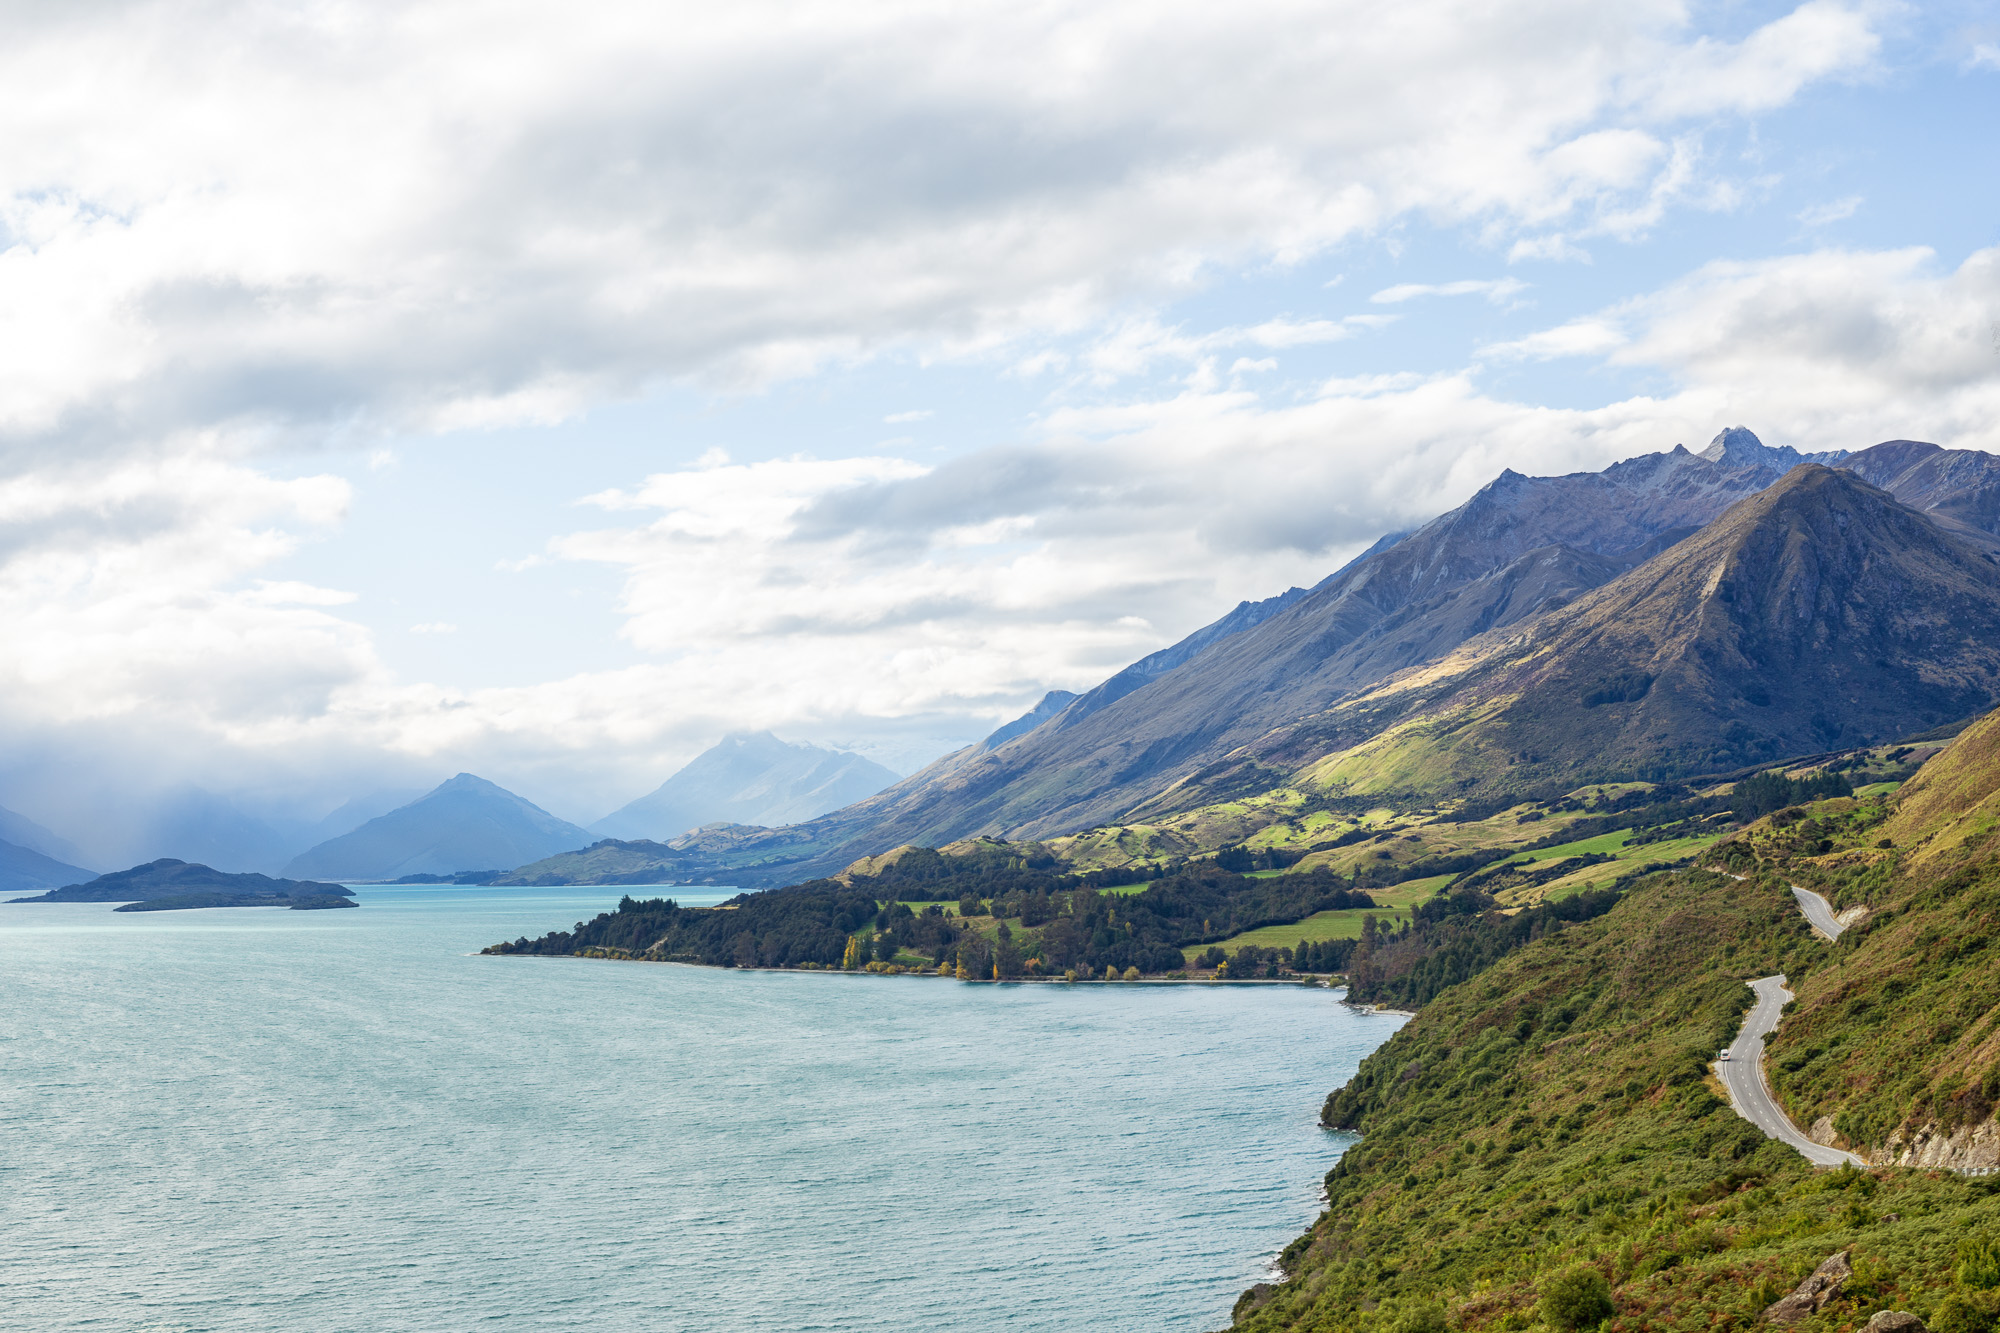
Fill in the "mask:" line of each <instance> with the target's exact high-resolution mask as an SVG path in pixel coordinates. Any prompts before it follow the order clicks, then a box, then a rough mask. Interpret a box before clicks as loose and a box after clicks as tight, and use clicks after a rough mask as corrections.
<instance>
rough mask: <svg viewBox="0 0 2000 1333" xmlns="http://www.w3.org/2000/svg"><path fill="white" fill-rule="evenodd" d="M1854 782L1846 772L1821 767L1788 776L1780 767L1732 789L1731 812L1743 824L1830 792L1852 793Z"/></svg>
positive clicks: (1749, 779) (1750, 778)
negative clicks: (1802, 774)
mask: <svg viewBox="0 0 2000 1333" xmlns="http://www.w3.org/2000/svg"><path fill="white" fill-rule="evenodd" d="M1852 795H1854V784H1853V783H1852V782H1850V781H1848V779H1847V775H1846V774H1845V773H1837V772H1834V771H1833V770H1832V769H1821V770H1820V771H1819V772H1817V773H1808V774H1806V775H1805V776H1804V777H1802V778H1788V777H1786V776H1785V774H1784V772H1783V771H1782V770H1779V769H1773V770H1772V771H1770V772H1768V773H1759V774H1757V775H1755V776H1754V777H1747V778H1745V779H1743V781H1741V782H1739V783H1737V784H1736V785H1735V786H1733V787H1731V788H1730V789H1729V812H1730V814H1731V815H1733V816H1734V817H1735V819H1736V822H1737V823H1739V824H1747V823H1749V822H1750V821H1751V820H1753V819H1762V818H1763V817H1764V816H1765V815H1768V814H1770V813H1772V812H1773V811H1777V810H1782V809H1784V808H1785V807H1786V806H1788V805H1799V804H1802V803H1804V802H1806V801H1819V800H1824V799H1826V798H1827V797H1829V796H1852Z"/></svg>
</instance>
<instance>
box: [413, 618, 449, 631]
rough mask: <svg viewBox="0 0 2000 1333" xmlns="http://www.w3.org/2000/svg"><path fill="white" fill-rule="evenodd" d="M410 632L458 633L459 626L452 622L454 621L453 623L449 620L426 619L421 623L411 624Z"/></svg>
mask: <svg viewBox="0 0 2000 1333" xmlns="http://www.w3.org/2000/svg"><path fill="white" fill-rule="evenodd" d="M410 633H412V634H456V633H458V626H456V625H454V624H452V623H451V622H450V621H449V620H426V621H424V622H422V623H421V624H416V625H412V626H410Z"/></svg>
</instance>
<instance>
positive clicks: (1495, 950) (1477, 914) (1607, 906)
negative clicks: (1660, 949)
mask: <svg viewBox="0 0 2000 1333" xmlns="http://www.w3.org/2000/svg"><path fill="white" fill-rule="evenodd" d="M1618 898H1619V889H1618V888H1617V887H1615V886H1614V887H1612V888H1607V889H1587V890H1585V891H1584V892H1582V893H1579V894H1576V895H1574V896H1572V897H1569V898H1564V899H1562V900H1561V901H1560V902H1545V903H1542V904H1541V905H1540V906H1537V907H1533V908H1529V909H1528V910H1526V911H1523V912H1519V913H1516V914H1515V915H1513V916H1508V915H1506V914H1504V913H1501V912H1497V911H1495V910H1493V907H1494V903H1493V900H1492V899H1491V898H1489V897H1487V896H1486V895H1485V894H1483V893H1481V892H1479V891H1478V890H1477V889H1470V888H1459V889H1454V890H1452V891H1451V892H1450V893H1447V894H1441V895H1439V896H1438V897H1436V898H1433V899H1431V901H1429V902H1427V903H1424V904H1422V905H1421V906H1419V907H1418V908H1417V909H1416V911H1415V912H1414V913H1412V916H1411V920H1410V921H1409V923H1408V924H1406V925H1405V926H1403V928H1402V929H1400V930H1392V929H1384V928H1383V927H1382V926H1381V925H1380V924H1379V923H1377V922H1376V920H1375V918H1374V917H1372V916H1366V917H1363V918H1362V919H1361V938H1360V939H1359V940H1357V941H1355V942H1354V948H1353V951H1352V952H1351V953H1350V954H1349V956H1348V960H1347V968H1346V972H1347V982H1348V991H1347V993H1348V998H1349V999H1351V1000H1355V1001H1360V1002H1365V1003H1369V1004H1381V1005H1389V1006H1392V1007H1394V1008H1398V1009H1415V1008H1417V1007H1418V1006H1420V1005H1422V1004H1424V1003H1425V1002H1426V1001H1428V1000H1429V999H1430V998H1431V997H1432V996H1434V995H1436V994H1438V993H1439V992H1440V991H1442V990H1444V989H1446V988H1447V987H1450V986H1455V985H1457V984H1458V983H1459V982H1461V981H1464V980H1466V979H1467V978H1469V977H1473V976H1476V975H1478V974H1479V973H1481V972H1483V971H1485V970H1486V969H1487V968H1489V967H1491V966H1492V965H1493V964H1495V963H1497V962H1499V961H1500V960H1501V959H1502V958H1504V957H1506V956H1507V955H1508V954H1510V953H1512V952H1514V950H1516V949H1518V948H1520V947H1521V946H1522V945H1524V944H1528V943H1531V942H1533V941H1535V940H1538V939H1540V938H1541V937H1542V936H1544V935H1547V934H1551V933H1553V932H1555V931H1557V930H1560V929H1562V928H1563V927H1564V926H1565V925H1569V924H1573V923H1575V922H1579V921H1589V920H1591V919H1592V918H1594V917H1599V916H1602V915H1604V914H1605V913H1606V912H1608V911H1610V910H1611V909H1612V908H1613V907H1614V906H1616V905H1617V903H1618Z"/></svg>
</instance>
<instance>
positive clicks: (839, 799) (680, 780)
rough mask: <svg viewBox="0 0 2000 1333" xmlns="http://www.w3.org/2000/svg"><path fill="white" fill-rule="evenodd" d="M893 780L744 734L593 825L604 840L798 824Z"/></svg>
mask: <svg viewBox="0 0 2000 1333" xmlns="http://www.w3.org/2000/svg"><path fill="white" fill-rule="evenodd" d="M894 781H896V774H894V773H893V772H891V771H890V770H888V769H886V768H884V767H882V765H880V764H878V763H875V762H874V761H873V760H870V759H864V758H863V757H862V756H860V755H858V754H849V753H847V752H846V751H844V750H828V749H823V748H821V747H820V746H817V745H799V744H791V743H788V742H785V741H781V740H779V739H778V738H777V737H776V736H773V735H772V734H771V733H770V732H768V731H758V732H740V733H736V734H733V735H729V736H725V737H723V738H722V740H720V741H719V742H717V743H716V744H715V745H713V746H711V747H710V748H709V749H707V750H704V751H702V753H700V754H699V755H696V756H695V757H694V758H693V759H692V760H690V761H689V762H688V764H687V765H686V766H685V767H683V768H682V769H680V771H678V772H676V773H675V774H674V775H673V776H672V777H670V778H668V779H667V780H666V781H665V782H663V783H661V784H660V785H659V786H658V787H656V788H654V789H653V790H652V791H651V792H648V793H647V794H646V795H644V796H641V797H640V798H639V799H638V800H636V801H633V802H632V803H631V804H629V805H626V806H624V807H622V808H620V809H618V810H615V811H613V812H612V813H611V814H608V815H606V816H605V817H604V818H602V819H600V820H598V821H597V822H596V823H595V824H592V825H591V826H590V828H591V831H592V832H594V833H596V834H598V835H599V836H600V837H606V838H619V839H653V840H658V841H664V840H666V839H669V838H677V837H679V836H680V835H681V834H683V833H686V832H688V831H690V830H692V829H695V828H698V827H700V826H701V825H703V824H716V823H721V824H762V825H767V826H775V825H783V824H796V823H800V822H801V821H804V820H808V819H813V818H815V817H817V816H819V815H823V814H826V813H828V812H829V811H832V810H838V809H840V808H841V807H842V806H845V805H852V804H853V803H854V802H856V801H859V800H862V799H864V798H866V797H869V796H873V795H874V794H875V793H876V792H878V791H881V790H882V789H883V788H884V787H886V786H888V785H889V784H890V783H892V782H894Z"/></svg>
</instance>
